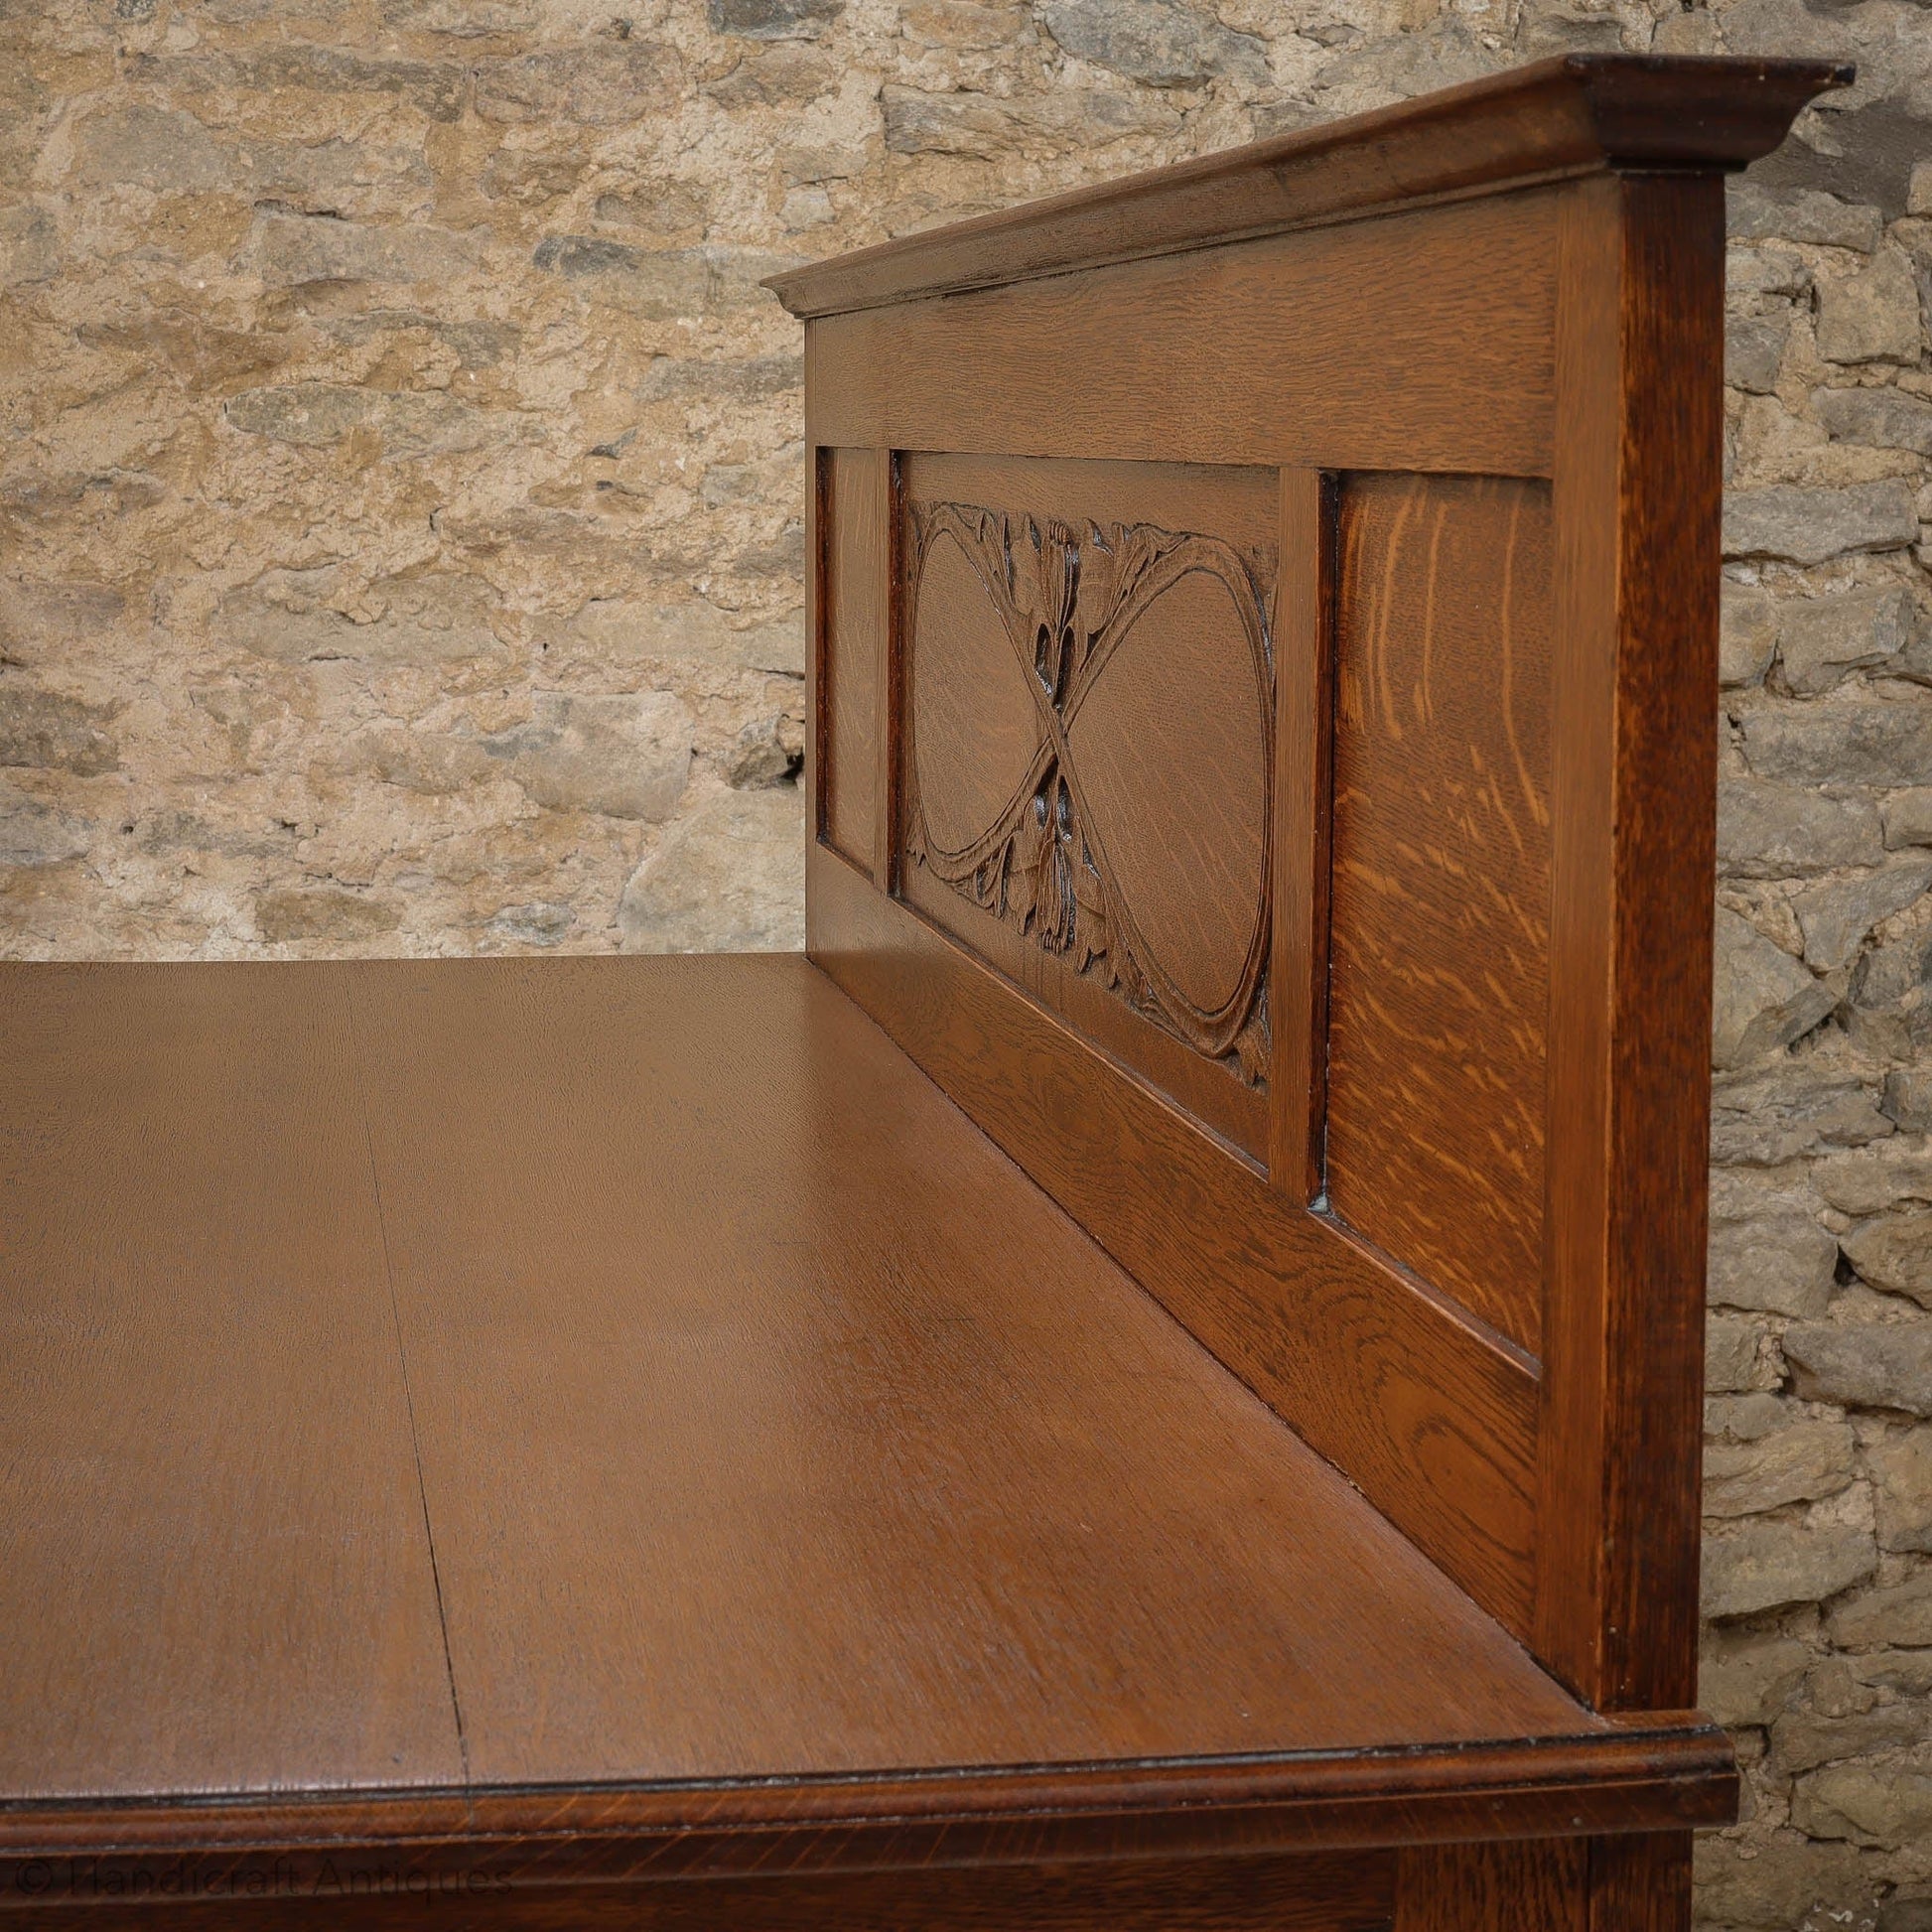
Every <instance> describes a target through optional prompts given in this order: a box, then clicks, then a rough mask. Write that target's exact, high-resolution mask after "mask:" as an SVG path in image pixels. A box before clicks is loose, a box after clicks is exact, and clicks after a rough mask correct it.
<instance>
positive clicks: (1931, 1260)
mask: <svg viewBox="0 0 1932 1932" xmlns="http://www.w3.org/2000/svg"><path fill="white" fill-rule="evenodd" d="M1839 1245H1840V1246H1841V1247H1842V1248H1843V1249H1844V1250H1845V1258H1846V1260H1847V1261H1849V1262H1850V1263H1851V1264H1852V1266H1853V1267H1854V1268H1856V1269H1857V1270H1858V1271H1859V1275H1860V1278H1861V1279H1862V1280H1863V1281H1866V1282H1869V1283H1870V1284H1871V1286H1872V1287H1873V1288H1878V1289H1885V1290H1887V1291H1889V1292H1890V1293H1891V1294H1894V1295H1909V1296H1910V1297H1911V1298H1912V1300H1913V1301H1915V1302H1916V1303H1918V1305H1919V1306H1920V1307H1921V1308H1924V1309H1932V1209H1924V1208H1921V1209H1918V1210H1916V1211H1914V1212H1910V1213H1899V1214H1880V1215H1876V1216H1874V1217H1873V1218H1872V1219H1871V1220H1869V1221H1866V1222H1864V1223H1863V1224H1862V1225H1861V1226H1859V1227H1856V1228H1854V1229H1852V1230H1851V1231H1850V1232H1849V1233H1847V1234H1844V1235H1841V1236H1840V1237H1839Z"/></svg>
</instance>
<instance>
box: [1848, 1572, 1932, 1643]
mask: <svg viewBox="0 0 1932 1932" xmlns="http://www.w3.org/2000/svg"><path fill="white" fill-rule="evenodd" d="M1828 1627H1829V1629H1830V1631H1831V1636H1832V1641H1833V1642H1834V1643H1840V1644H1845V1645H1848V1646H1851V1647H1853V1648H1857V1649H1869V1648H1871V1647H1872V1646H1874V1645H1880V1644H1906V1645H1910V1646H1912V1647H1914V1648H1921V1649H1922V1648H1923V1647H1924V1646H1925V1645H1927V1644H1932V1570H1920V1571H1919V1572H1918V1573H1917V1574H1916V1575H1915V1576H1912V1577H1909V1578H1907V1579H1906V1580H1905V1582H1903V1583H1900V1584H1891V1585H1887V1586H1885V1587H1880V1588H1875V1589H1866V1590H1861V1591H1860V1592H1859V1594H1858V1595H1857V1596H1855V1597H1853V1598H1851V1599H1850V1601H1848V1602H1845V1603H1842V1604H1840V1605H1839V1607H1838V1608H1837V1609H1835V1610H1834V1611H1833V1612H1832V1614H1831V1618H1830V1620H1829V1625H1828Z"/></svg>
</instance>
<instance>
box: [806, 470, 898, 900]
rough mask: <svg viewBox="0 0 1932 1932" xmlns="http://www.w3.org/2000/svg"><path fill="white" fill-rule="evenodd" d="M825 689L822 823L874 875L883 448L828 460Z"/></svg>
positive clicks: (887, 573) (885, 621) (887, 544)
mask: <svg viewBox="0 0 1932 1932" xmlns="http://www.w3.org/2000/svg"><path fill="white" fill-rule="evenodd" d="M822 461H823V464H824V471H823V483H822V485H821V487H822V489H823V492H824V493H823V496H822V498H821V508H820V527H821V529H822V530H823V531H824V538H823V541H824V544H825V558H824V571H825V576H824V585H823V590H822V596H823V600H824V601H823V605H822V607H821V608H822V612H823V619H822V621H823V625H824V632H823V634H824V644H823V656H822V658H821V660H820V669H819V675H820V676H821V677H822V678H823V679H824V682H825V699H824V704H823V706H822V709H821V714H820V715H821V718H822V720H823V724H822V731H823V737H822V738H821V740H820V744H819V771H820V774H821V775H820V780H819V783H820V801H821V802H820V820H819V822H820V826H821V828H822V830H823V832H824V834H825V836H826V837H827V838H828V839H829V840H830V841H831V842H832V844H833V845H835V846H836V847H837V848H838V849H839V850H840V851H841V852H843V853H844V854H845V856H846V857H847V858H848V859H852V860H854V861H856V862H857V863H858V864H859V865H861V866H864V867H865V868H866V869H867V870H868V871H870V870H872V868H873V865H874V861H875V856H876V846H877V827H878V816H879V797H880V772H879V767H880V754H881V749H882V746H883V744H884V737H883V732H884V726H883V722H882V719H881V716H880V713H881V710H882V705H881V699H880V694H881V691H882V689H883V677H882V669H883V666H884V664H885V662H886V656H887V648H888V642H889V638H888V631H889V628H890V625H891V598H892V562H891V558H892V542H893V502H892V469H891V460H890V458H889V457H888V455H887V454H886V453H885V452H884V451H879V450H828V451H827V452H826V453H825V456H824V458H823V459H822Z"/></svg>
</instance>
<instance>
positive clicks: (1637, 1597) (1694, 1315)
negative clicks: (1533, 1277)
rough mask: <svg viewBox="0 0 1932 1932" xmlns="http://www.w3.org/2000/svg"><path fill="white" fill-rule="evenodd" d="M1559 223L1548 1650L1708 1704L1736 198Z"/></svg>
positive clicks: (1631, 206) (1617, 1697) (1631, 1704)
mask: <svg viewBox="0 0 1932 1932" xmlns="http://www.w3.org/2000/svg"><path fill="white" fill-rule="evenodd" d="M1562 234H1563V264H1564V266H1563V281H1564V286H1565V290H1566V296H1565V301H1564V305H1563V310H1562V315H1561V327H1560V362H1561V368H1562V376H1561V380H1562V384H1563V390H1564V394H1565V396H1566V397H1567V398H1568V399H1569V400H1568V404H1567V408H1566V416H1567V419H1568V420H1569V421H1570V422H1571V423H1572V425H1573V430H1572V434H1571V437H1570V439H1569V441H1568V442H1567V444H1566V446H1565V451H1564V460H1563V462H1562V463H1561V464H1560V465H1559V468H1558V472H1557V479H1556V483H1555V506H1556V525H1557V528H1556V536H1557V633H1556V634H1557V639H1558V651H1557V657H1556V666H1555V669H1556V684H1555V699H1554V704H1555V729H1556V738H1555V749H1556V772H1557V789H1556V797H1555V825H1554V846H1553V867H1554V877H1553V886H1552V921H1551V1001H1550V1034H1551V1037H1552V1038H1558V1039H1561V1040H1562V1041H1563V1042H1564V1050H1563V1052H1562V1053H1561V1054H1559V1055H1554V1056H1553V1057H1552V1059H1551V1062H1550V1091H1549V1102H1548V1108H1549V1123H1550V1127H1549V1133H1550V1216H1551V1250H1550V1284H1549V1303H1548V1307H1547V1311H1546V1315H1545V1323H1544V1328H1545V1337H1546V1342H1545V1355H1546V1375H1545V1382H1544V1390H1545V1417H1544V1421H1543V1424H1542V1429H1541V1440H1542V1445H1543V1449H1542V1466H1541V1471H1540V1476H1539V1491H1540V1496H1541V1499H1542V1500H1541V1503H1540V1510H1541V1520H1542V1522H1543V1524H1544V1526H1545V1542H1544V1555H1543V1560H1542V1564H1541V1568H1540V1576H1539V1602H1538V1610H1537V1637H1536V1642H1537V1648H1538V1651H1539V1653H1540V1654H1541V1655H1542V1656H1544V1657H1546V1658H1547V1659H1549V1661H1550V1662H1551V1664H1552V1667H1553V1668H1555V1669H1556V1670H1557V1671H1559V1672H1560V1673H1561V1674H1562V1675H1563V1676H1564V1677H1565V1679H1566V1680H1567V1681H1569V1682H1570V1683H1572V1684H1574V1685H1576V1686H1578V1687H1579V1688H1580V1689H1581V1690H1582V1691H1583V1692H1584V1693H1585V1694H1586V1695H1587V1696H1588V1697H1590V1698H1591V1699H1592V1700H1594V1701H1596V1702H1598V1703H1599V1704H1600V1705H1601V1706H1602V1707H1603V1708H1605V1709H1611V1710H1616V1709H1630V1710H1636V1709H1652V1710H1656V1709H1663V1708H1667V1707H1672V1706H1682V1705H1689V1704H1690V1703H1692V1702H1693V1700H1694V1698H1695V1695H1696V1647H1697V1578H1698V1513H1699V1512H1698V1492H1699V1467H1698V1421H1697V1412H1698V1404H1699V1392H1700V1385H1701V1378H1702V1368H1703V1333H1704V1330H1703V1305H1704V1252H1705V1185H1706V1170H1705V1163H1706V1154H1707V1140H1706V1136H1707V1128H1708V1107H1709V1081H1708V1064H1709V1058H1710V1040H1709V1027H1710V999H1711V953H1710V948H1711V922H1710V918H1709V916H1708V913H1707V910H1706V907H1707V905H1708V902H1709V897H1710V880H1711V873H1712V868H1713V865H1714V863H1715V856H1714V855H1715V821H1716V810H1715V803H1714V793H1715V789H1716V782H1717V778H1716V761H1717V748H1716V746H1715V744H1714V743H1713V741H1712V739H1711V735H1710V732H1709V730H1708V728H1707V727H1708V720H1709V716H1710V708H1711V694H1712V691H1713V690H1714V689H1715V686H1716V678H1717V668H1716V653H1717V634H1718V617H1717V596H1718V590H1717V574H1716V572H1715V571H1714V570H1713V569H1712V568H1711V559H1712V558H1713V557H1715V556H1716V555H1717V552H1718V542H1719V539H1718V520H1719V513H1720V507H1719V506H1720V498H1721V490H1722V479H1721V473H1720V464H1721V452H1722V443H1721V428H1722V422H1721V416H1722V405H1721V398H1720V396H1719V394H1718V389H1717V385H1716V383H1715V381H1714V380H1713V379H1712V377H1711V375H1710V370H1711V369H1712V368H1713V367H1715V366H1716V365H1717V360H1718V357H1719V354H1720V336H1721V332H1722V321H1723V317H1722V311H1723V294H1724V269H1723V252H1724V250H1723V240H1724V209H1723V197H1722V194H1721V193H1720V189H1719V186H1718V184H1717V183H1716V182H1712V181H1682V182H1669V183H1666V182H1662V181H1657V182H1651V181H1641V182H1619V181H1605V182H1596V183H1582V184H1579V185H1578V186H1577V187H1576V188H1575V189H1573V190H1571V191H1570V195H1569V199H1568V201H1567V203H1566V208H1565V215H1564V222H1563V230H1562ZM1660 932H1665V933H1668V934H1669V935H1670V943H1669V944H1668V945H1659V944H1658V943H1657V935H1658V934H1659V933H1660ZM1579 1496H1584V1497H1588V1498H1589V1499H1590V1507H1589V1510H1588V1511H1579V1510H1575V1509H1573V1508H1570V1507H1569V1506H1568V1504H1567V1501H1566V1499H1569V1498H1574V1497H1579Z"/></svg>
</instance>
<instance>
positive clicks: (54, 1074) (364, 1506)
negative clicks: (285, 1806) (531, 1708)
mask: <svg viewBox="0 0 1932 1932" xmlns="http://www.w3.org/2000/svg"><path fill="white" fill-rule="evenodd" d="M346 1017H347V1016H346V1010H345V1005H344V984H343V979H342V976H341V973H340V972H339V971H338V970H336V969H334V968H330V967H311V966H259V965H225V966H199V967H186V966H20V965H13V966H4V967H0V1416H4V1417H5V1419H6V1420H5V1432H6V1439H7V1453H6V1454H5V1456H4V1457H0V1633H4V1636H0V1799H4V1800H20V1799H50V1798H55V1797H59V1796H64V1795H86V1796H89V1797H96V1798H98V1797H105V1796H109V1795H136V1794H142V1793H149V1792H162V1791H168V1792H224V1791H226V1792H233V1791H256V1792H260V1791H272V1790H275V1789H277V1788H278V1787H283V1786H287V1785H289V1784H291V1783H295V1784H299V1785H301V1786H304V1787H308V1788H320V1787H327V1786H351V1785H372V1784H379V1785H409V1784H431V1785H443V1784H448V1783H450V1782H452V1781H453V1780H455V1779H457V1778H459V1777H460V1776H461V1774H462V1760H461V1757H460V1755H459V1752H458V1743H457V1732H456V1725H455V1721H454V1715H453V1712H452V1709H451V1705H450V1691H449V1682H448V1675H447V1671H446V1669H445V1665H444V1658H443V1640H442V1636H441V1633H440V1631H439V1628H438V1621H437V1605H436V1593H435V1585H434V1579H433V1576H432V1573H431V1568H430V1561H429V1552H428V1546H427V1543H426V1541H425V1537H424V1531H423V1506H422V1499H421V1496H420V1494H419V1491H418V1486H417V1481H416V1469H415V1463H414V1459H413V1456H412V1453H411V1449H410V1425H409V1409H408V1390H407V1387H406V1385H405V1381H404V1377H403V1373H402V1368H401V1363H400V1361H399V1358H398V1355H397V1351H396V1330H395V1313H394V1310H393V1308H392V1306H391V1302H390V1297H389V1286H388V1281H387V1278H386V1276H385V1273H384V1268H383V1257H382V1231H381V1226H380V1222H379V1220H378V1217H377V1213H376V1208H375V1200H374V1194H373V1189H372V1184H371V1178H370V1171H369V1149H368V1141H367V1138H366V1135H365V1132H364V1127H363V1118H362V1107H361V1100H360V1097H359V1094H358V1091H357V1069H356V1066H355V1064H354V1060H353V1056H352V1054H351V1052H350V1050H349V1045H348V1039H347V1034H346Z"/></svg>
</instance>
